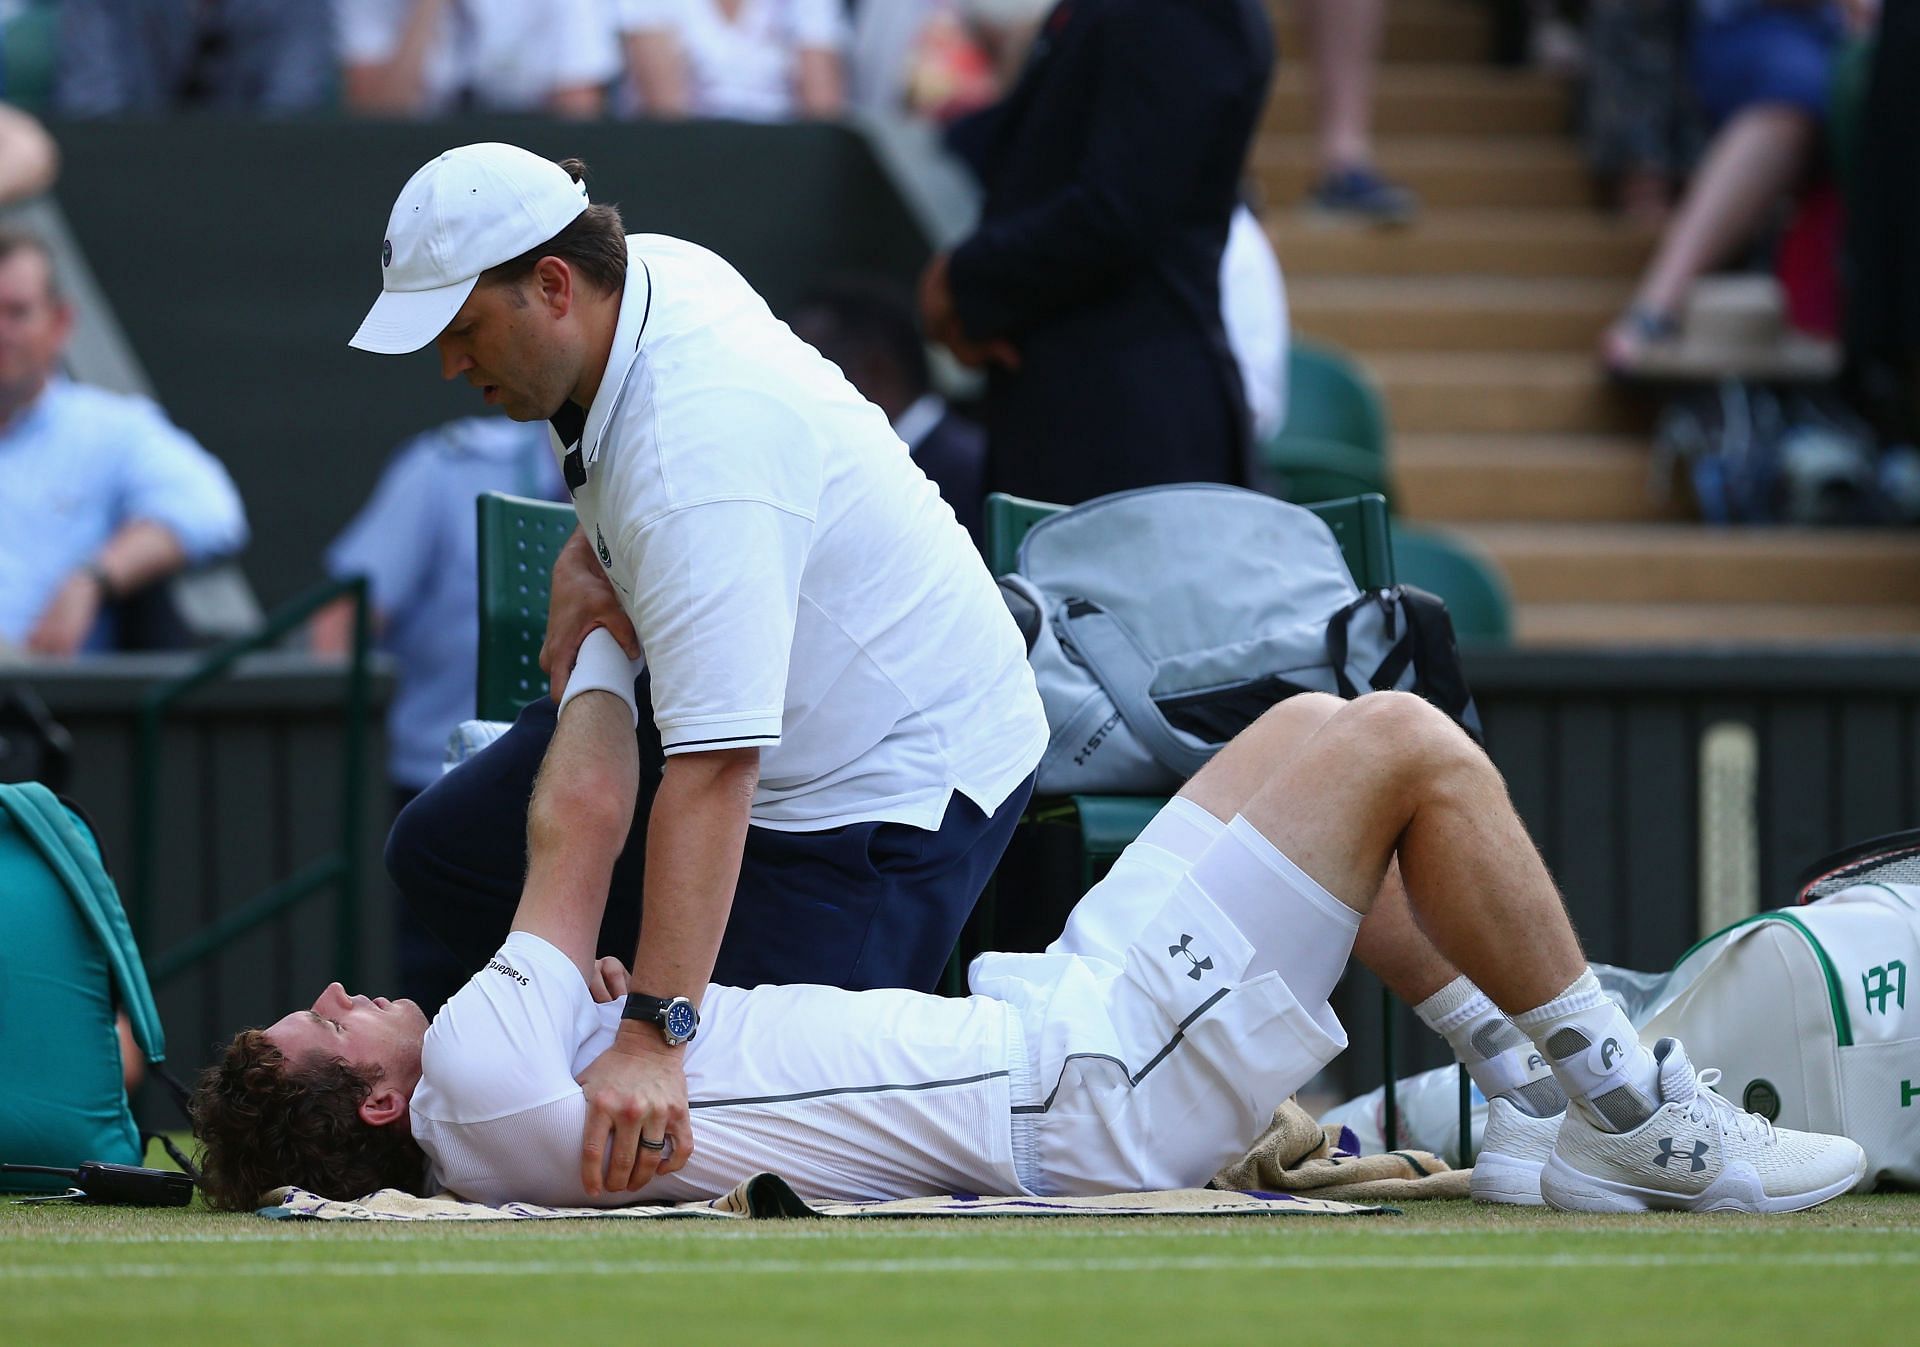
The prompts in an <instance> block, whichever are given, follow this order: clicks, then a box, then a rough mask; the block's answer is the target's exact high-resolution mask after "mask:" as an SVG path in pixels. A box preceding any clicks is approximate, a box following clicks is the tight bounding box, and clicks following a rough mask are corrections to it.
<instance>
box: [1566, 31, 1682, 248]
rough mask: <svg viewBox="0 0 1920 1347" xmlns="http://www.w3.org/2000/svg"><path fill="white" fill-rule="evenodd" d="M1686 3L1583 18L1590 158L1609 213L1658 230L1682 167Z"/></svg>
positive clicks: (1665, 220)
mask: <svg viewBox="0 0 1920 1347" xmlns="http://www.w3.org/2000/svg"><path fill="white" fill-rule="evenodd" d="M1687 8H1688V0H1600V2H1599V3H1597V4H1595V5H1593V7H1592V8H1591V9H1589V10H1588V12H1587V48H1588V51H1589V52H1590V53H1591V59H1590V61H1589V68H1588V75H1587V87H1586V142H1587V158H1588V161H1589V163H1591V164H1592V166H1593V170H1594V172H1595V173H1596V174H1598V175H1599V177H1600V180H1601V182H1602V184H1603V185H1604V187H1605V188H1606V190H1607V192H1608V194H1609V195H1610V196H1611V198H1612V201H1613V205H1614V208H1615V209H1616V210H1618V211H1619V212H1620V214H1621V215H1622V216H1623V217H1624V218H1626V219H1627V220H1629V221H1631V222H1632V223H1634V224H1639V225H1648V226H1654V227H1658V226H1663V225H1665V224H1666V222H1667V216H1668V213H1669V212H1670V211H1671V210H1672V208H1673V189H1674V184H1675V183H1676V182H1678V181H1679V178H1680V174H1681V170H1682V167H1683V165H1684V163H1685V161H1686V158H1687V157H1688V156H1687V152H1688V149H1689V148H1690V142H1691V141H1692V140H1693V135H1692V133H1691V124H1692V120H1693V119H1692V116H1691V108H1692V100H1691V99H1689V98H1688V96H1687V88H1686V80H1685V77H1684V66H1685V61H1684V59H1683V58H1684V53H1685V51H1686V30H1687Z"/></svg>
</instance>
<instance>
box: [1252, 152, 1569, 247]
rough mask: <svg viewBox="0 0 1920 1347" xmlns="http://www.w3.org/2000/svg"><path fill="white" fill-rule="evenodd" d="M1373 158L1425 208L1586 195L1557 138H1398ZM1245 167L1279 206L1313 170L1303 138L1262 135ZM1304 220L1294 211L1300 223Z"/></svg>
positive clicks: (1306, 186)
mask: <svg viewBox="0 0 1920 1347" xmlns="http://www.w3.org/2000/svg"><path fill="white" fill-rule="evenodd" d="M1378 163H1379V167H1380V171H1381V172H1382V173H1384V174H1386V175H1387V176H1388V177H1389V178H1392V179H1393V180H1395V181H1396V182H1400V183H1403V184H1405V185H1406V186H1407V187H1408V188H1410V189H1411V190H1412V191H1413V192H1414V193H1415V194H1416V195H1418V196H1419V198H1420V201H1421V204H1422V205H1423V206H1426V207H1454V206H1474V207H1480V208H1483V209H1485V208H1490V207H1508V208H1511V209H1517V210H1541V209H1562V210H1564V209H1569V208H1572V207H1576V206H1586V205H1589V204H1591V202H1592V199H1593V188H1592V183H1591V179H1590V178H1589V175H1588V173H1587V167H1586V164H1585V163H1584V162H1583V161H1582V160H1581V157H1580V151H1579V148H1578V147H1577V146H1575V145H1574V143H1573V142H1572V141H1571V140H1568V139H1566V138H1564V137H1560V136H1499V137H1495V136H1478V137H1468V136H1408V137H1400V138H1395V139H1388V140H1383V141H1381V142H1379V145H1378ZM1251 168H1252V172H1253V174H1254V177H1255V178H1256V180H1257V181H1258V182H1259V184H1260V187H1261V190H1262V191H1263V192H1264V193H1265V194H1266V195H1265V199H1266V200H1267V201H1269V202H1273V203H1276V204H1283V205H1292V204H1294V203H1297V202H1299V201H1301V200H1303V199H1304V198H1305V197H1306V195H1307V193H1308V192H1309V191H1310V190H1312V187H1313V184H1314V182H1315V181H1316V180H1317V179H1318V177H1319V174H1320V166H1319V161H1318V158H1317V157H1316V154H1315V150H1314V144H1313V140H1312V137H1310V136H1305V135H1274V134H1269V135H1265V136H1262V137H1261V138H1260V140H1259V142H1258V143H1257V144H1256V145H1255V146H1254V149H1253V156H1252V164H1251ZM1312 220H1313V217H1312V216H1311V215H1310V214H1306V215H1303V216H1302V223H1311V222H1312ZM1329 227H1351V226H1329Z"/></svg>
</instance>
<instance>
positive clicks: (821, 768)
mask: <svg viewBox="0 0 1920 1347" xmlns="http://www.w3.org/2000/svg"><path fill="white" fill-rule="evenodd" d="M628 245H629V256H630V262H629V268H628V280H627V289H626V293H625V295H624V297H623V299H622V303H621V310H620V318H619V323H618V327H617V328H616V331H615V334H614V340H613V354H612V357H611V358H610V360H609V362H608V365H607V370H606V373H605V375H604V376H603V378H602V380H601V384H600V388H599V392H598V394H597V395H596V396H595V398H594V403H593V406H592V407H591V408H589V409H588V410H587V416H586V422H585V429H584V433H583V434H582V436H581V439H580V444H581V446H582V454H583V456H584V459H585V462H586V465H587V470H586V474H587V475H586V481H585V483H584V485H581V486H579V487H578V488H577V489H576V490H575V492H574V508H575V510H576V511H577V513H578V514H579V517H580V522H581V526H582V529H583V530H584V532H585V535H586V537H587V540H588V542H589V543H591V544H592V545H593V547H594V550H595V552H596V553H597V555H598V556H599V558H600V561H601V565H602V566H603V567H604V568H605V570H606V572H607V575H608V577H609V578H610V579H611V580H612V582H613V585H614V588H615V589H616V590H617V591H618V592H619V595H620V598H621V601H622V603H623V604H624V606H625V608H626V610H627V613H628V615H629V616H630V617H631V618H632V619H633V623H634V627H635V630H636V632H637V633H638V635H639V638H640V642H641V645H642V647H643V651H642V655H643V658H644V659H645V661H646V664H647V667H648V669H649V671H650V673H651V678H652V697H653V717H654V723H655V724H656V725H657V726H658V727H659V729H660V737H661V743H662V745H663V747H664V748H665V750H666V752H667V754H668V755H669V756H671V755H673V754H676V753H684V752H697V751H710V750H715V749H721V748H733V747H757V748H759V749H761V750H762V751H761V758H760V784H759V788H758V790H757V792H756V793H755V796H754V802H753V813H752V818H753V822H754V823H755V824H756V825H758V826H761V827H768V828H776V829H786V830H791V831H816V830H820V829H825V828H831V827H838V826H841V825H843V824H848V823H855V822H864V821H873V822H897V823H907V824H911V825H913V826H915V827H920V828H927V829H933V828H937V827H938V826H939V824H940V820H941V818H942V817H943V815H944V814H945V812H946V809H947V805H948V803H949V802H950V800H951V797H952V794H953V792H954V791H956V790H957V791H959V792H960V793H962V794H963V795H965V796H966V797H967V798H968V799H970V800H972V801H973V802H974V803H975V804H976V805H978V806H979V807H980V809H981V810H982V811H983V812H985V813H992V812H993V811H994V809H996V808H997V807H998V806H999V805H1000V803H1001V802H1002V801H1004V800H1005V799H1006V798H1007V796H1008V795H1009V794H1010V793H1011V792H1012V791H1013V789H1014V787H1016V786H1017V785H1019V783H1020V782H1021V781H1023V780H1025V779H1026V777H1027V775H1028V774H1029V773H1030V772H1031V771H1032V770H1033V769H1034V767H1035V766H1036V765H1037V764H1038V762H1039V760H1040V754H1041V752H1042V751H1043V750H1044V749H1045V747H1046V743H1047V724H1046V715H1045V712H1044V711H1043V710H1042V708H1041V705H1040V697H1039V693H1038V692H1037V691H1036V689H1035V687H1034V682H1033V673H1032V670H1031V669H1030V668H1029V667H1028V664H1027V659H1026V652H1025V648H1024V646H1023V644H1022V642H1021V639H1020V634H1019V631H1018V629H1017V628H1016V627H1015V625H1014V623H1013V619H1012V618H1011V616H1009V614H1008V612H1007V609H1006V604H1005V602H1004V601H1003V600H1002V599H1001V597H1000V594H999V592H998V590H997V588H996V587H995V585H994V582H993V578H992V577H991V576H990V575H989V574H988V573H987V570H986V567H985V566H984V565H982V564H981V561H980V557H979V554H978V552H976V551H975V550H974V547H973V543H972V541H971V540H970V539H969V538H968V536H967V533H966V530H965V529H963V528H961V526H960V524H959V523H958V522H957V521H956V520H955V519H954V516H953V511H952V509H951V508H950V507H949V506H948V505H947V504H946V502H944V501H943V500H941V499H940V493H939V491H938V489H937V488H935V486H934V485H933V483H932V482H930V481H928V480H927V477H926V475H925V474H924V473H923V472H921V471H920V469H919V468H918V467H917V466H916V465H915V464H914V462H913V459H912V456H911V455H910V454H909V453H908V452H907V450H906V448H905V446H903V445H902V444H901V443H900V440H899V437H898V436H896V435H895V434H894V432H893V429H892V427H891V426H889V425H888V424H887V418H886V414H885V413H884V412H882V411H881V410H880V409H879V408H878V407H875V406H874V405H873V404H872V403H870V402H868V401H866V399H864V398H862V397H861V396H860V394H859V393H858V392H857V391H855V389H854V387H853V385H851V384H850V383H848V382H847V381H846V379H845V377H844V376H842V374H841V373H840V371H839V369H838V368H837V367H836V366H834V365H833V364H832V362H830V361H828V360H826V359H825V358H824V357H822V356H821V355H820V354H819V353H818V352H816V351H815V350H814V349H813V348H812V347H810V346H808V345H807V344H806V343H804V342H802V341H801V340H800V339H799V338H798V337H796V336H794V335H793V333H792V331H791V330H790V329H788V327H787V325H786V324H785V323H782V322H780V321H779V320H778V319H776V318H775V317H774V316H773V314H772V313H771V312H770V311H769V310H768V308H767V306H766V303H765V302H764V301H763V300H762V299H761V298H760V296H759V295H758V294H756V293H755V292H754V291H753V289H752V287H750V286H749V285H748V284H747V283H746V281H745V280H744V279H742V278H741V276H740V274H739V273H738V272H736V271H735V270H734V269H733V268H732V267H731V266H729V265H728V264H727V263H726V262H725V261H723V260H722V259H721V258H719V257H717V256H715V255H714V254H713V253H711V252H708V251H707V250H706V249H704V248H700V247H698V246H696V245H694V244H691V243H686V242H683V241H682V240H679V239H673V238H668V237H665V236H663V235H658V234H636V235H633V236H631V237H630V238H629V239H628ZM553 441H554V448H555V454H556V456H558V457H560V458H562V459H563V460H564V458H565V449H566V446H565V445H563V444H562V443H561V439H560V435H559V433H558V432H556V433H555V434H554V436H553Z"/></svg>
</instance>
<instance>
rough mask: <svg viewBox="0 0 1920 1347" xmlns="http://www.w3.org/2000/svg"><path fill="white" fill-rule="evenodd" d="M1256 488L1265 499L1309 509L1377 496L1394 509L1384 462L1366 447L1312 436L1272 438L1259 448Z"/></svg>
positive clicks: (1391, 487)
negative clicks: (1317, 504)
mask: <svg viewBox="0 0 1920 1347" xmlns="http://www.w3.org/2000/svg"><path fill="white" fill-rule="evenodd" d="M1255 468H1256V471H1257V473H1258V480H1256V481H1255V482H1254V485H1255V486H1256V487H1258V488H1259V489H1260V490H1261V491H1264V492H1266V493H1267V494H1268V495H1269V496H1278V497H1279V498H1280V499H1281V500H1286V501H1292V502H1294V503H1295V504H1297V505H1307V504H1310V503H1311V502H1314V501H1322V500H1333V499H1335V498H1336V497H1344V496H1361V495H1368V494H1375V495H1380V496H1384V497H1385V498H1386V500H1387V507H1388V509H1392V507H1393V485H1392V482H1391V481H1390V480H1389V478H1388V475H1387V460H1386V459H1385V458H1383V457H1382V456H1381V455H1379V454H1376V453H1373V452H1371V451H1369V450H1366V449H1356V448H1354V447H1353V446H1352V445H1350V444H1342V443H1341V442H1340V441H1338V440H1323V439H1320V438H1319V437H1317V436H1313V435H1287V434H1280V435H1275V436H1274V437H1273V438H1272V439H1270V440H1268V441H1267V442H1266V443H1264V444H1262V445H1261V446H1260V447H1259V454H1258V458H1257V460H1256V463H1255Z"/></svg>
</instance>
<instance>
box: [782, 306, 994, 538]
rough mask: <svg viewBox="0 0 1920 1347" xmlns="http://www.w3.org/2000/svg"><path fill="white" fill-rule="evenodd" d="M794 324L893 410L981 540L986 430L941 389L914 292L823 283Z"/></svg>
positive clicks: (877, 402) (902, 431) (913, 449)
mask: <svg viewBox="0 0 1920 1347" xmlns="http://www.w3.org/2000/svg"><path fill="white" fill-rule="evenodd" d="M787 324H788V326H790V327H791V328H792V329H793V330H794V333H795V334H796V335H797V336H798V337H799V338H800V340H801V341H804V342H806V343H807V344H808V345H809V346H811V347H813V348H814V349H815V350H816V351H818V352H820V354H821V355H823V356H825V357H826V358H827V359H829V360H831V361H832V362H833V363H834V364H836V365H838V366H839V367H840V372H841V373H842V374H844V375H846V376H847V380H848V382H850V383H851V384H852V385H853V386H854V387H855V388H857V389H859V390H860V395H861V396H862V397H864V398H866V400H867V401H869V402H871V403H873V404H874V406H876V407H878V408H879V409H880V410H881V411H883V412H885V413H886V414H887V420H888V421H890V422H892V423H893V433H894V434H896V435H898V436H899V437H900V439H901V441H902V442H903V443H904V444H905V445H906V446H907V451H908V452H909V453H911V454H912V455H913V461H914V462H915V463H917V464H919V465H920V471H922V472H924V473H926V475H927V476H928V477H930V478H932V479H933V483H934V485H935V486H937V487H939V488H940V495H941V496H942V497H943V498H944V499H945V500H946V502H947V504H949V505H951V506H952V507H953V513H954V516H955V517H956V518H958V519H959V521H960V523H961V525H962V526H963V527H964V528H965V529H966V530H967V532H968V533H970V534H972V535H973V540H974V542H975V543H976V544H977V543H978V542H979V541H980V525H981V502H982V501H984V500H985V499H986V494H987V492H986V472H987V436H986V432H985V431H983V430H982V429H981V428H980V427H979V426H977V425H975V424H974V423H973V422H972V421H969V420H968V419H967V418H966V417H964V416H962V415H960V414H959V413H958V412H956V411H954V410H953V409H952V408H951V407H949V406H947V402H946V399H945V398H943V397H941V396H940V395H939V394H938V393H936V392H935V391H934V389H933V380H932V377H931V376H930V374H929V373H928V370H927V351H926V347H925V346H924V345H923V344H922V343H921V340H920V333H919V332H918V331H917V330H916V329H915V327H914V323H913V308H912V306H911V305H910V304H909V303H908V302H907V299H906V297H905V296H903V295H895V294H893V293H892V292H891V291H890V290H888V289H887V288H886V287H884V286H882V285H879V284H861V283H856V282H845V283H842V284H837V285H831V286H822V287H820V288H818V289H815V290H813V291H811V292H810V293H809V294H808V295H807V296H806V298H804V299H802V300H801V301H800V303H799V305H798V306H797V307H796V308H795V309H794V311H793V314H792V316H791V317H790V318H788V320H787Z"/></svg>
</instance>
